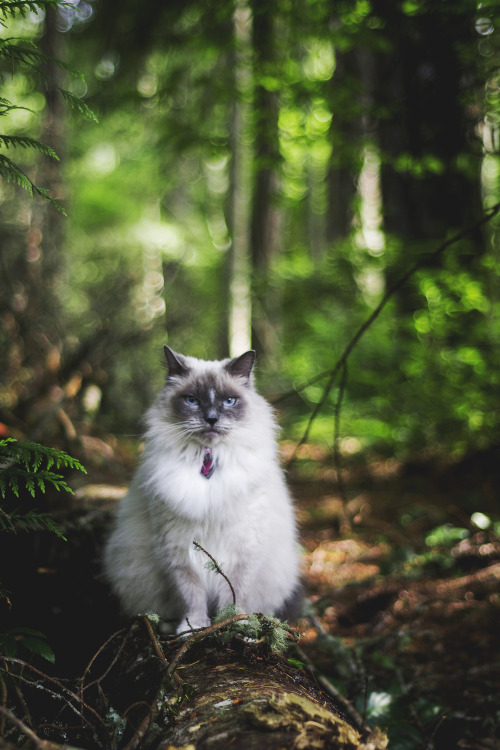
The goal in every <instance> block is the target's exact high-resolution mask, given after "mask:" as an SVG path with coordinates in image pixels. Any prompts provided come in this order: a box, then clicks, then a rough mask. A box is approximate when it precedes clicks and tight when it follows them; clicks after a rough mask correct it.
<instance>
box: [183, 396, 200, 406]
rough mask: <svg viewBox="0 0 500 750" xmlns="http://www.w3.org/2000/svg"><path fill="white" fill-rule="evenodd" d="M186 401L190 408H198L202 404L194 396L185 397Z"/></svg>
mask: <svg viewBox="0 0 500 750" xmlns="http://www.w3.org/2000/svg"><path fill="white" fill-rule="evenodd" d="M185 400H186V404H187V405H188V406H198V404H199V403H200V402H199V401H198V399H197V398H195V397H194V396H186V397H185Z"/></svg>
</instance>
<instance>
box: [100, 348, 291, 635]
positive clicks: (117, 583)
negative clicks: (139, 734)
mask: <svg viewBox="0 0 500 750" xmlns="http://www.w3.org/2000/svg"><path fill="white" fill-rule="evenodd" d="M164 352H165V356H166V360H167V366H168V374H167V378H166V382H165V385H164V387H163V389H162V390H161V392H160V394H159V396H158V398H157V400H156V402H155V403H154V405H153V406H152V407H151V409H150V410H149V411H148V412H147V415H146V424H147V431H146V435H145V448H144V453H143V456H142V461H141V463H140V465H139V468H138V470H137V472H136V474H135V476H134V478H133V480H132V483H131V486H130V489H129V492H128V494H127V495H126V496H125V497H124V499H123V500H122V501H121V503H120V507H119V510H118V513H117V517H116V519H115V525H114V528H113V530H112V532H111V535H110V537H109V539H108V541H107V544H106V547H105V553H104V568H105V574H106V577H107V578H108V580H109V582H110V583H111V586H112V589H113V590H114V592H115V594H117V596H118V598H119V600H120V601H121V604H122V608H123V610H124V612H125V613H126V614H128V615H137V614H140V613H145V612H147V611H152V612H155V613H156V614H157V615H159V616H160V618H161V619H162V620H163V621H166V622H171V623H173V627H175V626H177V627H176V630H177V632H178V633H180V632H183V631H186V630H188V629H193V628H202V627H206V626H208V625H209V624H210V617H213V615H214V614H215V613H216V612H217V611H218V610H219V609H220V608H221V607H223V606H224V605H226V604H229V603H231V602H232V601H233V595H232V592H231V589H230V586H229V585H228V582H227V581H226V580H225V579H224V577H223V576H221V575H218V574H217V573H216V572H215V571H214V570H213V567H212V569H210V565H208V566H207V563H209V558H208V557H207V556H206V555H205V554H204V552H203V551H200V549H199V548H198V549H197V548H196V546H195V545H194V544H193V542H197V543H198V544H199V545H201V546H202V547H203V548H204V549H205V550H206V551H207V552H209V553H210V555H212V557H213V558H214V559H215V560H216V561H217V563H218V564H219V565H220V567H221V569H222V571H223V572H224V574H225V576H227V578H228V579H229V581H230V582H231V585H232V587H233V589H234V592H235V595H236V605H237V607H238V609H239V610H240V611H242V612H244V613H252V612H262V613H264V614H266V615H272V614H275V615H277V616H281V617H286V616H289V615H290V614H293V612H292V610H293V609H294V607H293V604H296V603H297V601H298V600H299V599H300V594H299V593H298V592H299V591H300V583H299V554H298V543H297V531H296V524H295V519H294V510H293V504H292V500H291V497H290V495H289V492H288V489H287V487H286V484H285V480H284V476H283V473H282V471H281V468H280V465H279V459H278V450H277V442H276V433H277V427H276V423H275V420H274V416H273V412H272V409H271V407H270V406H269V404H268V403H267V401H266V400H265V399H264V398H263V397H262V396H260V395H259V394H258V393H257V392H256V390H255V389H254V384H253V366H254V360H255V352H253V351H248V352H246V353H244V354H242V355H241V356H240V357H237V358H234V359H224V360H217V361H205V360H200V359H196V358H194V357H188V356H183V355H181V354H178V353H176V352H174V351H173V350H172V349H170V348H169V347H168V346H165V347H164ZM295 609H296V607H295Z"/></svg>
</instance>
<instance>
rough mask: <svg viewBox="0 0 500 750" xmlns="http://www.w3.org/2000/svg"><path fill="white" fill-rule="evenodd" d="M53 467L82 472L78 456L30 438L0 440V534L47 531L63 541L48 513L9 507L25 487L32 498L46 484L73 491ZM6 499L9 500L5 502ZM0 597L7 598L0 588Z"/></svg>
mask: <svg viewBox="0 0 500 750" xmlns="http://www.w3.org/2000/svg"><path fill="white" fill-rule="evenodd" d="M54 468H55V469H61V468H70V469H74V470H77V471H83V472H85V468H84V467H83V466H82V464H81V463H80V462H79V461H78V459H76V458H73V457H72V456H69V455H68V454H67V453H65V451H62V450H58V449H56V448H49V447H47V446H45V445H40V444H38V443H33V442H29V441H27V442H25V443H18V442H17V440H14V439H13V438H6V439H4V440H0V494H1V496H2V498H3V500H4V507H1V506H0V533H1V532H12V533H17V532H18V531H28V532H36V531H50V532H52V533H54V534H56V535H57V536H58V537H59V538H61V539H64V540H65V536H64V534H63V533H62V531H61V530H60V528H59V526H58V525H57V524H56V523H55V521H54V520H53V519H52V518H51V516H50V515H49V514H47V513H42V512H39V511H37V510H35V509H32V508H29V509H21V510H19V509H17V508H15V507H12V495H13V496H14V497H15V498H17V499H20V498H21V497H22V494H21V493H22V492H23V491H26V490H27V491H28V492H29V494H30V495H31V497H32V498H36V494H37V491H38V492H42V493H45V491H46V489H47V488H48V487H51V488H53V489H55V490H57V491H58V492H59V491H60V490H63V491H65V492H70V493H73V490H72V489H71V487H69V486H68V484H67V483H66V481H65V479H64V477H63V475H62V474H60V473H59V472H57V471H54ZM7 500H8V501H10V502H8V503H6V502H5V501H7ZM0 596H3V597H4V598H7V594H6V592H5V591H2V590H1V589H0Z"/></svg>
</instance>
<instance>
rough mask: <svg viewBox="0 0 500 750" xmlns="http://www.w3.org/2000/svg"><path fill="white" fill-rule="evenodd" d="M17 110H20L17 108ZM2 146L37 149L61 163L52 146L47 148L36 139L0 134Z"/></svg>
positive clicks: (0, 144)
mask: <svg viewBox="0 0 500 750" xmlns="http://www.w3.org/2000/svg"><path fill="white" fill-rule="evenodd" d="M15 109H18V108H17V107H15ZM0 114H1V113H0ZM0 146H4V147H5V148H11V147H12V148H16V147H17V146H19V147H20V148H25V149H26V148H33V149H35V151H39V152H40V153H41V154H45V155H46V156H51V157H52V158H53V159H57V161H59V157H58V155H57V154H56V152H55V151H54V149H52V148H50V146H46V145H45V144H44V143H40V141H37V140H36V138H29V136H25V135H5V134H2V133H0Z"/></svg>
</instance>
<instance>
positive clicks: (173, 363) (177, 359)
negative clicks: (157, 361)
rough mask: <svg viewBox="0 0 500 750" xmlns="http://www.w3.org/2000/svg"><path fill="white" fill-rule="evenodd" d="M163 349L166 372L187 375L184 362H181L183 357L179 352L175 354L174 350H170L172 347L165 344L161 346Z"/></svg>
mask: <svg viewBox="0 0 500 750" xmlns="http://www.w3.org/2000/svg"><path fill="white" fill-rule="evenodd" d="M163 351H164V352H165V357H166V359H167V365H168V374H169V376H171V375H187V373H188V372H189V371H188V368H187V367H186V365H185V364H183V361H182V360H183V357H182V355H181V354H177V353H176V352H174V351H172V349H171V348H170V347H169V346H167V345H166V344H165V346H164V347H163Z"/></svg>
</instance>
